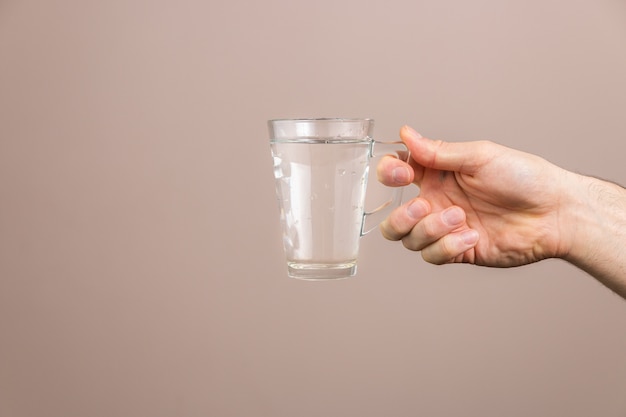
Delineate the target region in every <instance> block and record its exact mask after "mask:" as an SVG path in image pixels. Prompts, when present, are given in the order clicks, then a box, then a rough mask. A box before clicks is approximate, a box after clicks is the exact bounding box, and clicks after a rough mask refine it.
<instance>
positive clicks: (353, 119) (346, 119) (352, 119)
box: [267, 117, 374, 123]
mask: <svg viewBox="0 0 626 417" xmlns="http://www.w3.org/2000/svg"><path fill="white" fill-rule="evenodd" d="M373 121H374V119H372V118H370V117H304V118H293V119H289V118H279V119H269V120H268V121H267V122H268V123H277V122H373Z"/></svg>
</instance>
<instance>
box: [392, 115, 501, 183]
mask: <svg viewBox="0 0 626 417" xmlns="http://www.w3.org/2000/svg"><path fill="white" fill-rule="evenodd" d="M400 138H401V139H402V142H404V144H405V145H406V146H407V147H408V148H409V150H410V151H411V158H412V159H413V160H415V162H417V163H418V164H420V165H421V166H423V167H426V168H432V169H438V170H442V171H456V172H462V173H465V174H473V173H475V172H476V171H478V169H479V168H480V167H481V166H483V165H484V164H485V163H486V162H487V161H488V160H489V159H491V158H492V157H493V149H489V148H488V142H444V141H440V140H432V139H428V138H424V137H422V135H420V134H419V133H417V132H416V131H415V130H413V129H412V128H411V127H409V126H404V127H402V129H401V130H400Z"/></svg>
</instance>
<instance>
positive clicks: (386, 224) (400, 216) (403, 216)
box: [380, 197, 431, 240]
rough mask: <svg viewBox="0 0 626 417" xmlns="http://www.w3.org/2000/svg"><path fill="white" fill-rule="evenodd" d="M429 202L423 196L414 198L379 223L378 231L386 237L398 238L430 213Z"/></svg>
mask: <svg viewBox="0 0 626 417" xmlns="http://www.w3.org/2000/svg"><path fill="white" fill-rule="evenodd" d="M430 210H431V208H430V204H429V203H428V201H426V200H424V199H423V198H419V197H417V198H414V199H413V200H411V201H409V202H408V203H406V204H403V205H401V206H400V207H398V208H397V209H395V210H394V211H393V212H392V213H391V214H390V215H389V217H387V218H386V219H385V220H383V222H382V223H381V224H380V231H381V233H382V234H383V236H384V237H385V238H386V239H389V240H400V239H402V238H403V237H404V236H406V235H407V234H408V233H409V232H410V231H411V230H412V229H413V227H415V225H416V224H417V223H418V222H419V221H420V220H422V219H423V218H424V217H426V216H427V215H428V214H429V213H430Z"/></svg>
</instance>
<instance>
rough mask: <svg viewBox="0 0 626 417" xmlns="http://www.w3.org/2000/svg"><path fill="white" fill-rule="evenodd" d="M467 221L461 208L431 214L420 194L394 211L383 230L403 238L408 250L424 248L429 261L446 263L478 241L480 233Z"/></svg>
mask: <svg viewBox="0 0 626 417" xmlns="http://www.w3.org/2000/svg"><path fill="white" fill-rule="evenodd" d="M465 220H466V218H465V211H463V209H461V208H460V207H457V206H452V207H449V208H447V209H446V210H444V211H442V212H437V213H431V207H430V204H429V203H428V201H426V200H424V199H423V198H420V197H418V198H415V199H413V200H412V201H410V202H408V203H407V204H404V205H402V206H400V207H399V208H397V209H396V210H394V211H393V212H392V213H391V215H390V216H389V217H388V218H387V219H386V220H385V221H383V222H382V224H381V232H382V234H383V236H384V237H385V238H387V239H389V240H402V243H403V245H404V246H405V247H406V248H407V249H410V250H414V251H422V257H423V258H424V260H426V261H427V262H430V263H434V264H443V263H447V262H450V261H452V260H454V259H455V258H457V257H459V256H460V255H462V254H464V253H465V252H467V251H468V250H469V249H471V248H472V247H474V246H475V245H476V243H477V242H478V232H476V231H475V230H472V229H468V228H467V227H466V222H465Z"/></svg>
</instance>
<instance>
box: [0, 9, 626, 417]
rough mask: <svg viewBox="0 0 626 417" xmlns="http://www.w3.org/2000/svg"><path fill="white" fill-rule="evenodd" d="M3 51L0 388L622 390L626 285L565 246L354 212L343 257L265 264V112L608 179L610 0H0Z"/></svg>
mask: <svg viewBox="0 0 626 417" xmlns="http://www.w3.org/2000/svg"><path fill="white" fill-rule="evenodd" d="M0 63H1V65H0V416H2V417H31V416H33V417H34V416H46V417H57V416H58V417H61V416H63V417H72V416H90V417H98V416H151V417H159V416H215V417H222V416H224V417H228V416H233V417H235V416H236V417H239V416H276V417H282V416H301V417H309V416H321V415H324V416H359V417H368V416H383V415H384V416H430V417H437V416H441V417H444V416H445V417H456V416H480V417H496V416H497V417H499V416H508V417H515V416H520V417H521V416H548V417H557V416H569V417H586V416H605V417H617V416H623V415H624V413H626V302H625V301H624V300H622V299H620V298H618V297H617V296H616V295H615V294H613V293H612V292H610V291H609V290H607V289H606V288H605V287H603V286H602V285H600V284H599V283H598V282H596V281H595V280H594V279H593V278H591V277H590V276H588V275H586V274H585V273H583V272H581V271H579V270H577V269H576V268H574V267H572V266H571V265H568V264H566V263H564V262H562V261H559V260H548V261H544V262H541V263H539V264H534V265H529V266H525V267H520V268H513V269H488V268H481V267H475V266H470V265H448V266H440V267H438V266H433V265H429V264H426V263H425V262H424V261H423V260H422V258H421V256H420V254H419V253H414V252H410V251H408V250H406V249H404V248H403V247H402V245H401V244H400V243H397V242H389V241H386V240H384V239H383V238H382V237H381V236H380V234H379V233H378V232H374V233H372V234H371V235H368V236H366V237H365V238H364V239H363V241H362V245H361V254H360V259H359V272H358V275H357V276H356V277H355V278H351V279H348V280H341V281H335V282H302V281H297V280H293V279H289V278H287V276H286V270H285V264H284V258H283V252H282V246H281V245H282V243H281V236H280V229H279V222H278V208H277V204H276V199H275V195H274V183H273V181H274V180H273V175H272V163H271V158H270V154H269V144H268V136H267V127H266V121H267V119H271V118H287V117H371V118H374V119H375V120H376V128H375V132H376V136H377V137H378V138H381V139H386V140H396V139H397V133H398V130H399V129H400V127H401V126H402V125H404V124H409V125H412V126H413V127H415V128H416V129H418V130H419V131H421V132H422V134H424V135H428V136H430V137H433V138H437V139H446V140H450V141H465V140H477V139H489V140H493V141H496V142H499V143H501V144H504V145H507V146H511V147H514V148H517V149H521V150H524V151H528V152H532V153H536V154H539V155H541V156H543V157H545V158H546V159H548V160H550V161H552V162H554V163H556V164H558V165H561V166H563V167H565V168H567V169H570V170H573V171H577V172H581V173H588V174H593V175H595V176H599V177H603V178H607V179H610V180H612V181H616V182H620V183H622V184H624V183H626V169H625V168H624V155H625V153H626V145H625V143H624V140H625V138H626V137H625V133H624V132H625V130H626V117H625V114H626V3H625V2H624V1H622V0H595V1H582V0H530V1H500V0H477V1H463V0H437V1H435V0H414V1H409V0H389V1H384V2H378V1H373V2H369V3H368V2H363V1H357V0H332V1H331V0H318V1H308V2H304V1H298V0H267V1H252V0H250V1H238V0H233V1H216V0H208V1H199V0H198V1H194V0H177V1H163V0H158V1H147V0H112V1H78V0H75V1H73V0H52V1H29V0H23V1H18V0H4V1H1V2H0ZM517 191H518V192H520V193H524V192H525V190H523V189H520V190H517ZM411 192H412V191H411V190H408V191H407V193H408V194H407V195H410V193H411ZM625 243H626V242H625ZM625 256H626V252H625Z"/></svg>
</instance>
